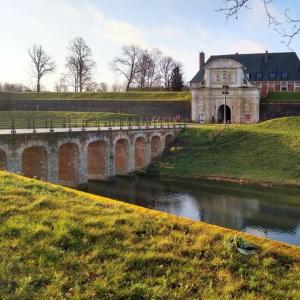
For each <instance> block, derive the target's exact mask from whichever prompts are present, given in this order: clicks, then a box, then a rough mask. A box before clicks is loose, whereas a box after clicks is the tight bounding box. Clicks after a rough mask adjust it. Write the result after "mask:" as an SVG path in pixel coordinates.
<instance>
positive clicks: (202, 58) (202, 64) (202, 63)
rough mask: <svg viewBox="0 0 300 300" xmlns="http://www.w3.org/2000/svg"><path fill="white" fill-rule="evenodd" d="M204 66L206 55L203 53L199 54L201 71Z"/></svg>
mask: <svg viewBox="0 0 300 300" xmlns="http://www.w3.org/2000/svg"><path fill="white" fill-rule="evenodd" d="M204 64H205V53H204V52H203V51H202V52H200V54H199V70H200V71H201V70H203V69H204Z"/></svg>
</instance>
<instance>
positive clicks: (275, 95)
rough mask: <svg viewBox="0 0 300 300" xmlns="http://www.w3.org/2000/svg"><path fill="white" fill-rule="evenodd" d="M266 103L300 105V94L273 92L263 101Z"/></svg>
mask: <svg viewBox="0 0 300 300" xmlns="http://www.w3.org/2000/svg"><path fill="white" fill-rule="evenodd" d="M262 102H264V103H299V102H300V92H272V93H269V94H268V96H267V98H265V99H263V100H262Z"/></svg>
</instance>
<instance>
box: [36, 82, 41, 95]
mask: <svg viewBox="0 0 300 300" xmlns="http://www.w3.org/2000/svg"><path fill="white" fill-rule="evenodd" d="M36 91H37V92H38V93H39V92H40V91H41V85H40V79H38V81H37V85H36Z"/></svg>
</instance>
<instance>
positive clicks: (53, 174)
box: [0, 123, 186, 187]
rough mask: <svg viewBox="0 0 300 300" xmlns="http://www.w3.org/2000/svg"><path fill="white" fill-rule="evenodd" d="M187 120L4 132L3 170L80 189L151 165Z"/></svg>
mask: <svg viewBox="0 0 300 300" xmlns="http://www.w3.org/2000/svg"><path fill="white" fill-rule="evenodd" d="M185 126H186V125H184V124H178V123H174V124H151V123H150V124H144V125H141V124H139V125H131V124H127V125H126V126H124V125H122V124H121V123H120V125H118V126H116V125H113V124H111V125H106V126H102V127H100V126H96V127H81V128H78V127H71V126H69V127H67V128H53V127H52V126H51V127H50V128H38V129H37V128H30V129H15V128H14V127H13V128H11V129H1V130H0V170H7V171H9V172H13V173H17V174H22V175H24V176H27V177H32V178H37V179H41V180H45V181H50V182H53V183H57V184H61V185H65V186H71V187H76V186H79V185H81V184H84V183H86V182H87V181H88V180H103V179H108V178H111V177H114V176H115V175H127V174H130V173H132V172H134V171H139V170H141V169H143V168H145V167H147V166H148V165H149V164H150V163H151V161H152V160H154V159H155V158H157V157H158V156H159V155H161V154H162V152H163V151H164V149H165V148H166V147H167V146H168V145H169V144H171V143H172V142H173V141H174V140H175V137H176V135H177V134H178V133H179V132H180V130H181V129H182V128H184V127H185Z"/></svg>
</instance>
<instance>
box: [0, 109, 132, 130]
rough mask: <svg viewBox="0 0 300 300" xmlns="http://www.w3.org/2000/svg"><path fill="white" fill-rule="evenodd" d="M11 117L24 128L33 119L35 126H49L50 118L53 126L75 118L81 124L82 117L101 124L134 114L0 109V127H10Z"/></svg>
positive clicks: (61, 125)
mask: <svg viewBox="0 0 300 300" xmlns="http://www.w3.org/2000/svg"><path fill="white" fill-rule="evenodd" d="M12 118H14V119H15V126H16V128H26V126H29V125H30V126H31V127H32V120H33V119H34V120H35V126H36V127H45V126H46V125H47V126H48V127H49V126H50V120H51V119H52V120H53V122H52V125H53V126H54V127H55V126H56V127H64V126H68V123H69V120H71V124H72V126H75V120H76V125H77V126H81V125H82V119H87V120H89V121H90V122H89V125H92V126H96V123H97V119H98V122H99V123H100V124H103V123H104V121H105V120H106V121H108V120H109V121H114V120H128V119H131V120H132V119H134V118H135V115H130V114H118V113H104V112H63V111H16V112H12V111H0V129H1V128H2V129H3V128H10V126H11V123H12ZM28 123H29V125H28Z"/></svg>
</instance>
